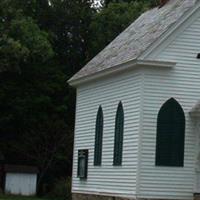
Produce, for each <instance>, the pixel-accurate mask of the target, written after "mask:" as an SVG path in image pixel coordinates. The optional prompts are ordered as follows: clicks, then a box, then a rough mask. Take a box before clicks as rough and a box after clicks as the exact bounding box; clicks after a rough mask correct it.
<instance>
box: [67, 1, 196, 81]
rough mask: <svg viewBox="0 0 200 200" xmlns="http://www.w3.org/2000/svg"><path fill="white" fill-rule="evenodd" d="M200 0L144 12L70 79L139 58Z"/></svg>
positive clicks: (172, 4) (170, 2) (172, 2)
mask: <svg viewBox="0 0 200 200" xmlns="http://www.w3.org/2000/svg"><path fill="white" fill-rule="evenodd" d="M196 1H197V0H170V1H169V2H168V3H167V4H166V5H165V6H163V7H161V8H158V7H157V8H154V9H151V10H149V11H147V12H145V13H144V14H142V15H141V16H140V17H139V18H138V19H137V20H136V21H135V22H133V23H132V24H131V25H130V26H129V27H128V28H127V29H125V31H123V32H122V33H121V34H120V35H119V36H117V37H116V38H115V39H114V40H113V41H112V42H111V43H110V44H109V45H108V46H107V47H106V48H105V49H103V50H102V51H101V52H100V53H99V54H98V55H97V56H95V57H94V58H93V59H92V60H91V61H90V62H88V63H87V64H86V65H85V67H83V68H82V69H81V70H80V71H79V72H78V73H76V74H75V75H74V76H73V77H72V78H71V79H70V81H75V80H77V79H79V78H82V77H85V76H88V75H92V74H95V73H97V72H100V71H103V70H105V69H108V68H111V67H114V66H116V65H119V64H123V63H125V62H128V61H130V60H134V59H137V58H138V56H140V55H141V54H142V53H143V52H144V51H145V50H147V48H148V47H149V46H150V45H151V44H153V43H154V42H155V41H156V40H157V39H158V38H159V37H160V36H161V35H162V34H163V33H165V32H166V31H167V30H168V29H169V28H170V27H171V26H172V25H173V24H174V23H176V22H177V21H178V20H179V19H180V18H181V16H183V15H184V14H185V13H186V12H187V11H188V10H189V9H190V8H191V7H193V6H194V5H195V3H196Z"/></svg>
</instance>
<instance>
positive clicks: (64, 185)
mask: <svg viewBox="0 0 200 200" xmlns="http://www.w3.org/2000/svg"><path fill="white" fill-rule="evenodd" d="M47 197H49V198H51V199H57V200H71V199H72V197H71V178H67V179H64V178H61V179H58V180H57V181H55V184H54V186H53V189H52V190H51V192H50V193H49V194H48V195H47Z"/></svg>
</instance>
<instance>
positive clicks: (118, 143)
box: [113, 101, 124, 166]
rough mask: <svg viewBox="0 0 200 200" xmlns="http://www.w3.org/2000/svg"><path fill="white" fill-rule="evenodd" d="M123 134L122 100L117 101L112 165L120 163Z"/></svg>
mask: <svg viewBox="0 0 200 200" xmlns="http://www.w3.org/2000/svg"><path fill="white" fill-rule="evenodd" d="M123 135H124V110H123V105H122V102H121V101H120V102H119V105H118V108H117V113H116V119H115V143H114V159H113V165H116V166H118V165H121V164H122V153H123Z"/></svg>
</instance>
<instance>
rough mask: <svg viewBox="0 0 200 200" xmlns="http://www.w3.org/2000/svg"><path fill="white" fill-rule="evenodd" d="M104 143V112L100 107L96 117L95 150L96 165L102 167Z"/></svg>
mask: <svg viewBox="0 0 200 200" xmlns="http://www.w3.org/2000/svg"><path fill="white" fill-rule="evenodd" d="M102 141H103V110H102V107H101V106H99V109H98V112H97V117H96V129H95V148H94V165H95V166H99V165H101V158H102Z"/></svg>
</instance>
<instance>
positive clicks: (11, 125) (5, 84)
mask: <svg viewBox="0 0 200 200" xmlns="http://www.w3.org/2000/svg"><path fill="white" fill-rule="evenodd" d="M93 12H95V11H94V9H93V8H91V3H90V1H73V0H70V1H68V0H66V1H62V0H54V1H53V0H52V1H51V4H49V3H48V1H45V0H28V1H27V0H2V1H0V55H1V56H0V66H1V69H2V70H1V73H0V84H1V88H0V111H1V115H0V135H1V141H0V150H1V151H2V152H3V153H4V155H5V158H6V162H7V163H12V164H31V165H32V164H34V165H36V166H38V167H39V169H40V173H39V184H40V186H41V184H43V183H44V182H45V184H51V183H50V180H49V178H50V179H51V182H52V183H53V182H54V181H55V179H57V178H59V177H63V176H64V177H66V176H70V175H71V160H72V146H73V139H72V138H73V126H74V104H75V93H74V90H73V89H72V88H71V87H69V86H68V85H67V82H66V81H67V79H68V78H69V77H70V76H72V74H74V73H75V72H76V71H77V70H78V69H80V68H81V67H82V65H83V64H84V63H85V62H86V48H87V43H88V38H89V32H88V26H89V24H90V23H91V17H92V15H93ZM62 169H63V170H62Z"/></svg>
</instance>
